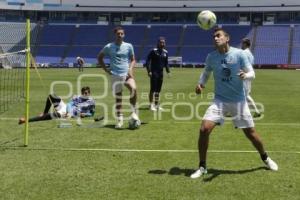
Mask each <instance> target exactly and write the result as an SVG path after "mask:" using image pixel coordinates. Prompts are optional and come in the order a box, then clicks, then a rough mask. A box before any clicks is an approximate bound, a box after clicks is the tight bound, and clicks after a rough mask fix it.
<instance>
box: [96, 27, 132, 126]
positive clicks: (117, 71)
mask: <svg viewBox="0 0 300 200" xmlns="http://www.w3.org/2000/svg"><path fill="white" fill-rule="evenodd" d="M114 34H115V41H114V42H112V43H109V44H107V45H105V47H104V48H103V49H102V50H101V51H100V53H99V55H98V63H99V65H100V66H101V67H102V68H103V69H104V71H105V72H107V73H108V74H110V75H111V83H112V89H113V94H114V95H115V99H116V115H117V123H116V126H115V128H117V129H119V128H122V126H123V114H122V87H123V85H125V86H126V87H127V88H128V89H129V91H130V104H131V108H132V117H133V118H136V119H137V118H138V115H137V109H136V102H137V90H136V83H135V80H134V77H133V68H134V65H135V57H134V51H133V46H132V45H131V44H130V43H126V42H124V41H123V39H124V37H125V31H124V29H123V28H122V27H116V28H115V29H114ZM105 56H108V57H109V59H110V68H107V67H106V65H105V63H104V57H105Z"/></svg>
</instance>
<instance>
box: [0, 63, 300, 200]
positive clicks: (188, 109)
mask: <svg viewBox="0 0 300 200" xmlns="http://www.w3.org/2000/svg"><path fill="white" fill-rule="evenodd" d="M39 72H40V74H41V77H42V80H43V82H41V81H40V80H39V77H38V75H37V74H36V72H35V71H34V70H32V71H31V95H30V103H31V105H30V116H33V115H36V114H39V113H40V112H41V111H42V110H43V106H44V102H45V98H46V96H47V94H48V93H49V92H50V86H51V83H53V82H54V81H64V82H56V83H57V84H56V85H54V87H53V88H54V91H55V92H56V93H57V94H58V95H63V96H68V95H69V93H77V87H78V83H77V80H78V78H79V76H80V75H82V74H85V76H83V77H82V79H81V84H82V85H89V86H90V87H91V89H92V94H93V95H98V96H99V98H98V99H97V100H96V101H97V109H96V112H97V114H96V115H105V116H106V119H107V120H108V121H107V125H105V126H103V125H102V124H101V122H100V123H99V122H93V120H88V119H84V120H83V126H82V127H79V126H76V122H74V121H72V122H71V123H72V124H73V127H71V128H58V125H59V124H60V123H61V122H60V121H56V120H52V121H47V122H37V123H31V124H30V129H29V130H30V134H29V146H28V147H22V144H23V130H24V126H23V125H17V119H18V117H20V116H22V115H23V112H24V105H23V102H21V103H16V104H13V105H12V106H11V107H10V109H9V110H8V111H6V112H5V113H3V114H1V115H0V126H1V131H0V199H5V200H9V199H30V200H35V199H36V200H40V199H43V200H47V199H49V200H50V199H51V200H52V199H63V200H66V199H85V200H87V199H89V200H91V199H95V200H99V199H101V200H102V199H122V200H123V199H137V200H141V199H155V200H156V199H163V200H165V199H178V200H190V199H191V200H194V199H201V200H202V199H209V200H223V199H224V200H225V199H226V200H227V199H231V200H254V199H264V200H274V199H276V200H277V199H282V200H283V199H284V200H286V199H289V200H293V199H295V200H296V199H299V198H300V190H299V183H300V181H299V180H300V170H299V168H300V162H299V160H300V145H299V144H300V137H299V135H298V134H299V132H300V131H299V130H300V93H299V91H300V78H299V77H300V71H294V70H291V71H288V70H256V79H255V80H254V82H253V85H252V86H253V87H252V97H253V98H254V99H255V100H256V101H257V102H259V103H261V104H262V105H263V106H264V116H263V119H261V120H257V121H256V128H257V131H258V132H259V133H260V135H261V137H262V139H263V141H264V144H265V147H266V149H267V150H268V151H269V155H270V156H271V157H272V159H274V160H275V161H276V162H277V163H278V165H279V171H278V172H271V171H269V170H266V168H265V167H264V165H263V163H262V162H261V160H260V158H259V155H258V154H257V153H256V152H254V148H253V147H252V146H251V144H250V142H249V141H248V140H247V139H246V138H245V136H244V135H243V134H242V132H241V131H240V130H237V129H234V128H233V126H232V124H231V123H230V122H227V123H225V125H224V126H222V127H217V128H216V129H215V130H214V132H213V133H212V135H211V138H210V147H209V153H208V161H207V162H208V174H207V175H205V176H204V177H201V178H199V179H197V180H192V179H190V178H189V177H188V176H189V175H190V174H191V173H192V171H193V170H195V169H196V167H197V165H198V153H197V139H198V130H199V126H200V123H201V120H200V119H199V116H202V115H203V114H204V111H205V109H206V108H207V106H203V105H202V106H198V105H199V102H201V103H204V104H205V102H210V101H211V97H212V90H213V81H212V78H211V80H210V81H209V83H208V85H207V88H206V89H205V91H204V94H203V95H202V96H195V95H194V94H193V93H194V88H195V85H196V83H197V81H198V77H199V74H200V72H201V69H173V70H172V76H171V77H170V78H167V77H165V79H164V85H163V91H162V99H161V102H162V104H163V107H164V108H165V109H166V111H165V112H162V113H161V115H157V114H154V113H153V112H151V111H149V110H147V102H148V97H147V92H148V90H149V80H148V78H147V75H146V72H145V70H144V69H136V72H135V76H136V81H137V85H138V92H139V96H138V97H139V104H140V109H139V112H140V118H141V120H142V121H143V122H144V124H143V125H142V126H141V127H140V129H138V130H129V129H127V123H125V129H123V130H115V129H113V128H112V127H113V125H114V119H113V117H112V116H113V115H112V106H113V103H114V102H113V98H112V95H111V92H110V86H108V88H106V89H105V88H104V86H105V83H104V81H103V79H102V77H92V76H90V75H99V74H100V75H104V73H103V71H102V70H101V69H95V68H94V69H84V72H83V73H79V72H78V70H77V69H40V70H39ZM66 83H69V86H68V85H67V84H66ZM70 85H71V86H72V88H70ZM105 91H108V94H107V95H106V96H105V97H104V98H100V96H101V95H102V94H105ZM126 94H128V93H127V92H126ZM124 103H127V104H128V100H127V99H125V100H124ZM104 105H107V107H105V106H104ZM125 109H128V106H125ZM106 110H107V111H106ZM128 115H129V113H128V112H127V113H125V116H128ZM142 150H144V151H142ZM156 150H161V151H156ZM173 150H174V151H173ZM175 150H177V151H175Z"/></svg>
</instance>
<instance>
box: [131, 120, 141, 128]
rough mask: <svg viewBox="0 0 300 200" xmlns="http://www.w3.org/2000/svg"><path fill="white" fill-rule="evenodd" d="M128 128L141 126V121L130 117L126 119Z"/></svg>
mask: <svg viewBox="0 0 300 200" xmlns="http://www.w3.org/2000/svg"><path fill="white" fill-rule="evenodd" d="M128 126H129V129H132V130H134V129H138V128H139V127H140V126H141V121H140V120H139V119H135V118H130V119H129V121H128Z"/></svg>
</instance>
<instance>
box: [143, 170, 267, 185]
mask: <svg viewBox="0 0 300 200" xmlns="http://www.w3.org/2000/svg"><path fill="white" fill-rule="evenodd" d="M258 170H268V168H267V167H256V168H251V169H244V170H221V169H213V168H212V169H208V173H207V174H206V175H204V176H203V181H204V182H210V181H212V180H213V179H215V178H217V177H218V176H219V175H223V174H230V175H235V174H239V175H240V174H246V173H251V172H255V171H258ZM194 171H195V169H186V168H185V169H181V168H179V167H172V168H171V169H170V170H169V171H167V170H160V169H155V170H150V171H148V173H149V174H156V175H162V174H168V175H184V176H186V177H190V175H191V174H192V173H193V172H194Z"/></svg>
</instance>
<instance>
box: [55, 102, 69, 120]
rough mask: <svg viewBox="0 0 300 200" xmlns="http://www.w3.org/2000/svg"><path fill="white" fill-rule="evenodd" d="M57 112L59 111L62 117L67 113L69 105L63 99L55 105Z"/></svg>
mask: <svg viewBox="0 0 300 200" xmlns="http://www.w3.org/2000/svg"><path fill="white" fill-rule="evenodd" d="M54 110H55V112H57V113H59V114H60V116H61V117H63V116H65V115H66V113H67V105H66V104H65V102H63V100H61V101H60V102H59V103H58V104H57V105H55V106H54Z"/></svg>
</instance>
